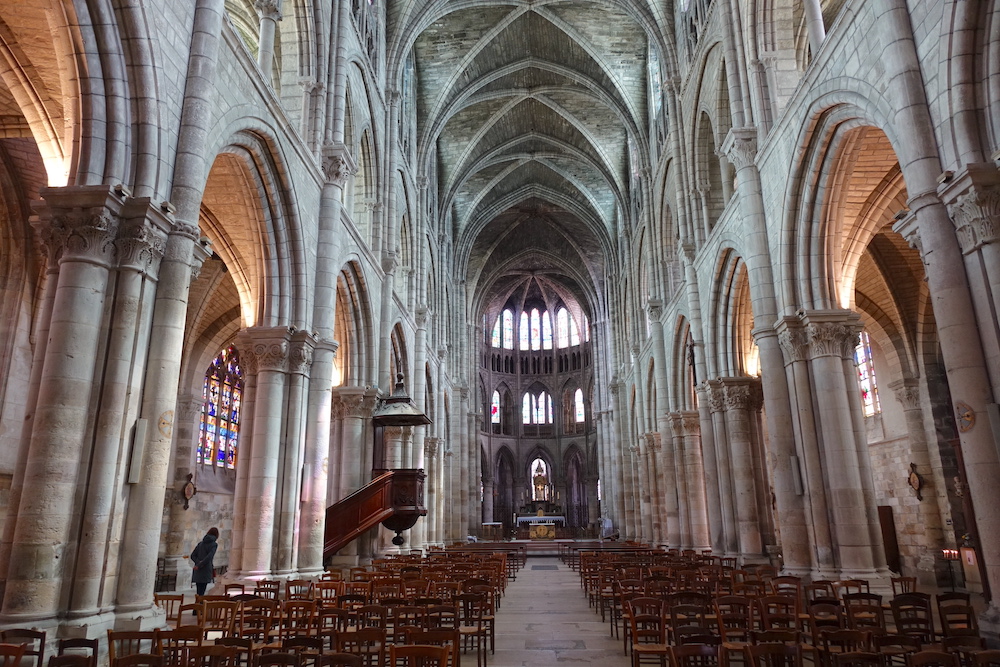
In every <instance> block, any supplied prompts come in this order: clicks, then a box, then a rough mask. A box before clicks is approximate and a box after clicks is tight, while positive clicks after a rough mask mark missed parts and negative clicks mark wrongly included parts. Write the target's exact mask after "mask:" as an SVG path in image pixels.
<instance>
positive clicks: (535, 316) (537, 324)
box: [531, 308, 542, 350]
mask: <svg viewBox="0 0 1000 667" xmlns="http://www.w3.org/2000/svg"><path fill="white" fill-rule="evenodd" d="M531 349H532V350H540V349H542V323H541V316H540V315H539V313H538V309H537V308H532V309H531Z"/></svg>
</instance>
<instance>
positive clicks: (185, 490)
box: [181, 473, 198, 509]
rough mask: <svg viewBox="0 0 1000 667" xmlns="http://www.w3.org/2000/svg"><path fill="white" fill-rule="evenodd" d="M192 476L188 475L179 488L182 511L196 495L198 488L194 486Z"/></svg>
mask: <svg viewBox="0 0 1000 667" xmlns="http://www.w3.org/2000/svg"><path fill="white" fill-rule="evenodd" d="M193 480H194V475H192V474H191V473H188V475H187V482H185V484H184V486H182V487H181V497H182V498H183V499H184V509H187V508H188V506H189V504H190V502H191V499H192V498H194V496H195V494H196V493H198V487H196V486H195V485H194V481H193Z"/></svg>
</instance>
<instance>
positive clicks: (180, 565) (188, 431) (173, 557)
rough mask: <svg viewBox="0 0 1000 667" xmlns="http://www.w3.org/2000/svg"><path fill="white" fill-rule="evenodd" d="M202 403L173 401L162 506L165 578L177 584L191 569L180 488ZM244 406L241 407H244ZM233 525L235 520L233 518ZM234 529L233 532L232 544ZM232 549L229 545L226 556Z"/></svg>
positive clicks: (193, 398) (197, 397)
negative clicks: (167, 480) (171, 446)
mask: <svg viewBox="0 0 1000 667" xmlns="http://www.w3.org/2000/svg"><path fill="white" fill-rule="evenodd" d="M243 396H244V398H245V397H246V386H245V385H244V394H243ZM204 405H205V401H204V399H203V398H202V396H201V394H189V395H187V396H178V398H177V418H176V420H175V423H176V424H177V426H176V428H175V433H176V434H177V437H176V438H175V439H174V452H173V456H172V457H171V461H170V468H169V469H170V470H172V471H173V474H174V477H173V480H172V482H171V483H168V484H167V493H166V505H167V511H168V512H169V515H170V518H169V519H168V520H167V535H166V539H165V542H166V549H165V558H166V563H165V566H166V571H167V574H175V575H177V576H178V577H180V578H178V580H177V581H178V582H182V581H184V579H183V577H187V576H189V575H190V574H191V566H190V565H189V564H188V562H187V559H186V558H185V556H187V555H188V554H189V553H190V549H191V545H190V544H188V543H187V540H186V535H187V528H188V525H189V523H190V521H188V516H189V514H188V512H187V510H185V509H184V497H183V495H181V493H182V491H183V489H184V484H186V483H187V476H188V474H192V473H193V472H194V469H195V468H193V467H192V466H195V465H196V461H195V457H196V456H197V445H198V438H199V437H200V429H201V411H202V409H203V408H204ZM244 405H245V403H244ZM243 445H244V443H243V442H242V441H241V442H240V451H241V453H242V452H243V451H244V447H243ZM234 523H235V517H234ZM235 532H236V530H235V526H234V528H233V533H234V543H235ZM233 547H234V544H233V545H230V555H231V554H232V549H233ZM229 567H230V569H233V570H234V571H236V569H237V568H236V566H235V565H234V564H233V562H232V558H230V562H229Z"/></svg>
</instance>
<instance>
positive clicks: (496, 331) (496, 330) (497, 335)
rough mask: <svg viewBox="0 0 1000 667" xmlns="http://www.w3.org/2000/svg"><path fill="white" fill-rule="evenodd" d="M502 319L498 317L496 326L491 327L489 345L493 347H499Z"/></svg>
mask: <svg viewBox="0 0 1000 667" xmlns="http://www.w3.org/2000/svg"><path fill="white" fill-rule="evenodd" d="M501 319H502V318H500V317H498V318H497V321H496V324H494V325H493V338H492V340H491V341H490V345H492V346H493V347H500V320H501Z"/></svg>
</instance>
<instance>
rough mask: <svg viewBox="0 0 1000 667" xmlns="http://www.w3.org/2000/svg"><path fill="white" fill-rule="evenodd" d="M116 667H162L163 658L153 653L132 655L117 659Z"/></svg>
mask: <svg viewBox="0 0 1000 667" xmlns="http://www.w3.org/2000/svg"><path fill="white" fill-rule="evenodd" d="M114 664H115V665H116V666H117V667H163V657H162V656H159V655H156V654H155V653H132V654H130V655H123V656H121V657H120V658H117V659H116V660H115V662H114Z"/></svg>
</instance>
